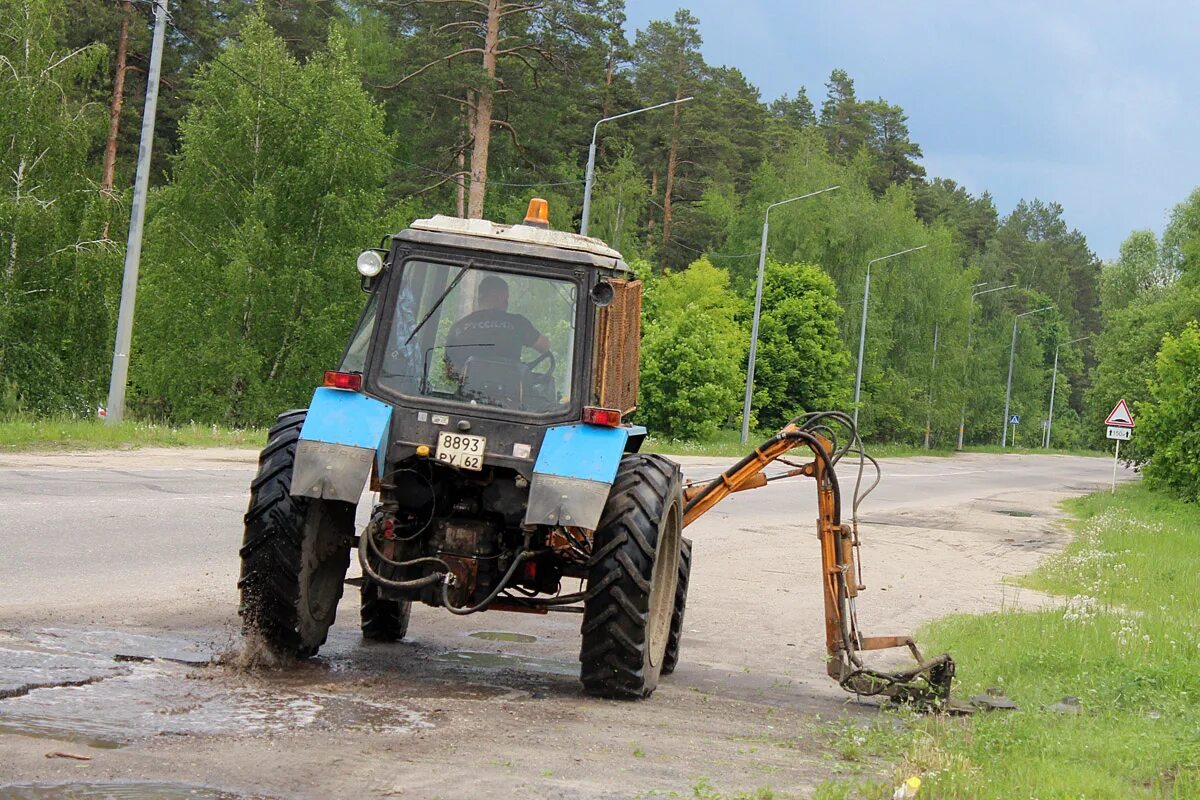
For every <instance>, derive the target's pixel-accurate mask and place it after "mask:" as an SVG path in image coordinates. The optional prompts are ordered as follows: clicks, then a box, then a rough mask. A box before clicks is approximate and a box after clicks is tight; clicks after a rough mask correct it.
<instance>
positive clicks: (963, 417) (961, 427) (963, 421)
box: [958, 283, 1016, 450]
mask: <svg viewBox="0 0 1200 800" xmlns="http://www.w3.org/2000/svg"><path fill="white" fill-rule="evenodd" d="M975 286H987V283H977V284H975ZM1015 286H1016V284H1015V283H1010V284H1008V285H1007V286H997V287H996V288H995V289H984V290H983V291H979V292H973V293H972V294H971V302H970V306H969V307H968V308H967V353H966V356H965V357H964V358H963V405H962V414H960V415H959V418H958V449H959V450H962V449H963V433H964V432H965V431H966V429H967V367H968V366H969V364H970V361H971V320H972V318H973V317H974V315H975V298H976V297H979V295H981V294H991V293H992V292H1000V291H1003V290H1005V289H1012V288H1014V287H1015ZM972 288H974V287H972Z"/></svg>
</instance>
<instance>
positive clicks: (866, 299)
mask: <svg viewBox="0 0 1200 800" xmlns="http://www.w3.org/2000/svg"><path fill="white" fill-rule="evenodd" d="M927 246H928V245H921V246H920V247H910V248H908V249H907V250H900V251H898V252H895V253H889V254H887V255H886V256H880V257H879V258H872V259H871V260H870V261H868V262H867V281H866V283H865V284H863V309H862V325H861V326H860V327H859V329H858V367H857V368H856V369H855V374H854V427H855V428H856V429H857V428H858V398H859V396H860V394H861V392H862V371H863V349H864V348H865V347H866V344H867V306H868V304H869V303H870V300H871V265H872V264H874V263H876V262H878V261H887V260H888V259H889V258H895V257H896V256H902V255H905V254H906V253H915V252H916V251H918V250H924V249H925V248H926V247H927Z"/></svg>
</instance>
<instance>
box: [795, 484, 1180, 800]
mask: <svg viewBox="0 0 1200 800" xmlns="http://www.w3.org/2000/svg"><path fill="white" fill-rule="evenodd" d="M1067 506H1068V508H1069V509H1070V510H1071V511H1072V512H1074V513H1075V515H1076V516H1077V522H1076V529H1077V532H1078V537H1077V538H1076V540H1075V541H1074V542H1073V543H1072V545H1071V546H1070V547H1068V548H1067V550H1066V551H1065V552H1064V553H1062V554H1061V555H1059V556H1056V557H1054V558H1051V559H1050V560H1048V561H1047V562H1046V563H1045V564H1044V565H1043V566H1042V567H1041V568H1039V569H1038V570H1037V571H1035V572H1034V573H1033V574H1031V575H1029V576H1027V577H1026V578H1025V579H1024V580H1023V583H1024V584H1025V585H1028V586H1031V587H1035V588H1038V589H1041V590H1043V591H1049V592H1054V593H1056V594H1059V595H1062V596H1064V597H1065V598H1067V600H1066V604H1065V607H1064V608H1062V609H1057V610H1051V611H1041V612H1013V611H1006V612H999V613H994V614H985V615H981V616H953V617H948V618H946V619H943V620H940V621H938V622H935V623H933V624H932V625H930V626H928V627H927V629H926V630H924V631H923V632H922V636H921V638H922V639H923V640H924V641H925V642H926V643H927V646H928V649H929V650H930V651H932V652H940V651H943V650H946V651H949V652H951V653H953V655H954V657H955V660H956V661H957V662H958V676H959V678H960V679H961V684H960V685H959V686H958V688H957V690H956V693H957V694H958V695H960V696H969V695H972V694H975V693H977V692H979V691H982V690H983V689H985V688H987V687H989V686H997V687H999V688H1001V689H1002V690H1003V691H1004V692H1005V693H1006V694H1008V696H1009V697H1011V698H1012V699H1013V700H1014V701H1016V702H1017V704H1018V705H1019V706H1020V707H1021V710H1020V711H1016V712H1008V713H1005V712H993V713H991V714H980V715H977V716H975V717H972V718H970V719H965V720H964V719H946V718H930V719H922V720H918V721H916V722H914V723H911V724H910V727H909V730H910V733H909V741H908V745H907V747H906V748H905V752H904V754H903V756H902V757H901V758H900V759H899V760H898V762H897V764H896V769H895V774H894V776H893V780H892V781H890V782H885V783H876V784H869V783H847V782H831V783H828V784H826V785H825V786H824V787H822V789H821V792H820V793H818V795H817V796H818V797H821V798H830V799H831V798H836V797H843V796H844V797H864V798H870V797H890V796H891V794H890V792H891V788H890V786H892V785H894V784H895V783H898V782H899V779H901V778H903V777H904V776H907V775H913V774H916V775H919V776H921V778H922V780H923V781H924V782H925V785H924V786H923V787H922V789H921V794H920V796H921V797H929V798H979V800H991V799H992V798H994V799H995V800H1001V798H1003V799H1004V800H1010V799H1011V798H1032V797H1037V798H1042V799H1043V800H1045V799H1047V798H1089V799H1090V800H1103V799H1106V798H1113V799H1114V800H1116V799H1117V798H1120V799H1121V800H1125V799H1126V798H1178V800H1183V798H1197V797H1200V593H1198V592H1197V591H1196V590H1197V587H1198V586H1200V577H1198V576H1200V507H1197V506H1195V505H1187V504H1184V503H1180V502H1178V501H1175V500H1172V499H1169V498H1166V497H1164V496H1161V495H1157V494H1153V493H1151V492H1150V491H1149V490H1147V489H1146V488H1145V487H1144V486H1141V485H1133V486H1129V487H1125V488H1123V489H1121V490H1120V491H1118V492H1117V494H1116V495H1115V496H1114V495H1109V494H1107V493H1101V494H1096V495H1091V496H1089V497H1086V498H1081V499H1079V500H1074V501H1070V502H1069V503H1068V504H1067ZM1066 695H1073V696H1076V697H1078V698H1079V700H1080V703H1081V704H1082V708H1083V713H1082V714H1080V715H1078V716H1075V715H1062V714H1055V713H1053V712H1049V711H1045V710H1042V709H1043V707H1044V706H1048V705H1051V704H1053V703H1055V702H1057V701H1059V700H1061V699H1062V698H1063V697H1064V696H1066ZM879 755H880V756H881V757H884V758H888V757H892V758H893V760H895V759H894V754H889V753H886V752H881V753H879Z"/></svg>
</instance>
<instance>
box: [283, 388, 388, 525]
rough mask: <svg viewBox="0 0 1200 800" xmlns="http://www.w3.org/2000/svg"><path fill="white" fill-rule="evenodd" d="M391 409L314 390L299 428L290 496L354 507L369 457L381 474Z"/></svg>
mask: <svg viewBox="0 0 1200 800" xmlns="http://www.w3.org/2000/svg"><path fill="white" fill-rule="evenodd" d="M391 419H392V407H391V406H390V405H388V404H387V403H381V402H380V401H378V400H376V399H374V398H372V397H367V396H366V395H364V394H359V393H358V392H351V391H347V390H345V389H333V388H330V387H327V386H321V387H318V388H317V390H316V391H315V392H313V399H312V403H310V404H309V406H308V416H306V417H305V418H304V427H303V428H301V429H300V441H299V442H298V443H297V445H296V461H295V464H294V466H293V467H292V494H293V495H297V496H299V497H314V498H324V499H327V500H341V501H344V502H347V503H357V502H358V498H359V497H360V496H362V492H363V487H364V486H366V483H367V478H368V477H369V476H370V474H371V463H372V459H374V461H375V464H376V467H377V470H378V473H379V474H380V475H382V474H383V462H384V455H385V453H386V450H387V432H388V426H389V425H390V424H391Z"/></svg>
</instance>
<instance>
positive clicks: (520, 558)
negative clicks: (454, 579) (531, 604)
mask: <svg viewBox="0 0 1200 800" xmlns="http://www.w3.org/2000/svg"><path fill="white" fill-rule="evenodd" d="M532 555H533V554H532V553H530V551H528V550H522V551H521V552H519V553H517V555H516V557H515V558H513V562H512V564H511V565H509V567H508V571H507V572H505V573H504V577H502V578H501V579H500V582H499V583H497V584H496V588H495V589H492V591H491V593H490V594H489V595H488V596H487V597H485V598H483V599H482V600H480V601H479V602H478V603H477V604H475V605H473V606H471V607H470V608H467V607H465V606H456V605H454V604H452V603H451V602H450V575H449V574H447V575H446V580H445V582H444V583H442V605H443V606H445V607H446V610H447V611H449V612H450V613H451V614H457V615H458V616H460V617H462V616H466V615H467V614H474V613H475V612H477V611H483V610H484V609H485V608H487V607H488V606H489V605H491V603H492V601H493V600H495V599H496V598H497V597H499V596H500V593H501V592H502V591H504V587H506V586H508V582H509V581H510V580H512V576H513V575H515V574H516V572H517V567H519V566H521V564H523V563H524V562H525V561H527V560H528V559H529V558H530V557H531V556H532Z"/></svg>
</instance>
